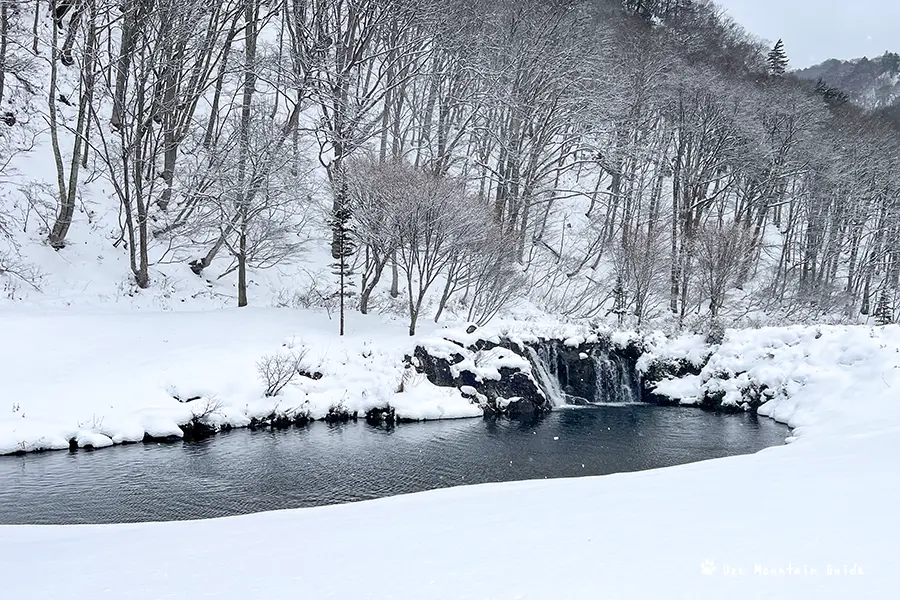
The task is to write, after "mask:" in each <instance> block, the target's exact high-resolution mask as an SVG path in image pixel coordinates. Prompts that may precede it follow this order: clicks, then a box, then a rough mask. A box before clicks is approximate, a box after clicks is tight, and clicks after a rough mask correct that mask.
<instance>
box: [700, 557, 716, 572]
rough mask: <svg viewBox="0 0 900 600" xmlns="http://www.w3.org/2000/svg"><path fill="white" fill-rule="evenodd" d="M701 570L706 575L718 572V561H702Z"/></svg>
mask: <svg viewBox="0 0 900 600" xmlns="http://www.w3.org/2000/svg"><path fill="white" fill-rule="evenodd" d="M700 572H701V573H703V574H704V575H712V574H713V573H715V572H716V561H714V560H710V559H708V558H707V559H706V560H704V561H703V562H702V563H700Z"/></svg>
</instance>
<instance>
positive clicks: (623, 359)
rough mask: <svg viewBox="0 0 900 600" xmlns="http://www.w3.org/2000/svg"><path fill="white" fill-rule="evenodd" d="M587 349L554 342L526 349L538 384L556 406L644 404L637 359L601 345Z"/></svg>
mask: <svg viewBox="0 0 900 600" xmlns="http://www.w3.org/2000/svg"><path fill="white" fill-rule="evenodd" d="M583 350H585V351H586V352H583V351H582V349H579V348H568V347H563V346H562V345H561V343H559V342H556V341H552V340H551V341H547V342H542V343H540V344H536V345H535V346H525V352H526V354H527V356H528V360H529V361H530V362H531V370H532V373H533V374H534V378H535V381H536V382H537V384H538V386H539V387H540V388H541V391H543V392H544V394H545V395H546V396H547V399H548V400H549V401H550V404H551V405H552V406H564V405H585V404H634V403H638V402H640V401H641V382H640V379H639V376H638V374H637V369H636V368H635V365H634V361H633V360H630V359H629V358H628V357H627V356H625V355H624V354H623V353H620V352H615V351H610V350H608V349H605V348H602V347H599V346H592V347H590V348H583Z"/></svg>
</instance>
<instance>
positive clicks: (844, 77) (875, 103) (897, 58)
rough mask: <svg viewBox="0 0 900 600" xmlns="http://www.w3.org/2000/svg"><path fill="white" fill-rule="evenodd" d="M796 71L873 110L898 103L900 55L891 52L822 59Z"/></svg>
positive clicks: (899, 93) (803, 76)
mask: <svg viewBox="0 0 900 600" xmlns="http://www.w3.org/2000/svg"><path fill="white" fill-rule="evenodd" d="M796 74H797V76H798V77H801V78H803V79H810V80H813V81H822V82H824V83H826V84H827V85H829V86H831V87H834V88H837V89H840V90H842V91H843V92H844V93H846V94H847V97H848V99H850V100H852V101H853V102H855V103H857V104H859V105H860V106H862V107H864V108H868V109H872V110H874V109H881V108H888V107H890V106H894V105H896V104H898V103H900V55H898V54H897V53H895V52H885V53H884V54H883V55H882V56H878V57H876V58H872V59H870V58H867V57H863V58H860V59H856V60H837V59H831V60H826V61H825V62H823V63H822V64H820V65H814V66H812V67H808V68H806V69H801V70H799V71H797V73H796Z"/></svg>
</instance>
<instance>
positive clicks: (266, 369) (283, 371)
mask: <svg viewBox="0 0 900 600" xmlns="http://www.w3.org/2000/svg"><path fill="white" fill-rule="evenodd" d="M308 352H309V351H308V350H307V349H306V348H301V349H300V350H295V349H291V350H289V351H288V352H278V353H275V354H268V355H266V356H263V357H262V358H261V359H260V360H259V361H258V362H257V363H256V369H257V371H258V372H259V378H260V379H261V380H262V382H263V384H265V386H266V391H265V395H266V396H267V397H271V396H277V395H278V394H279V393H281V390H283V389H284V388H285V387H287V385H288V384H289V383H290V382H291V381H292V380H293V379H294V377H296V376H297V375H299V374H300V372H301V371H305V370H306V369H305V368H304V365H303V361H304V359H305V358H306V355H307V353H308Z"/></svg>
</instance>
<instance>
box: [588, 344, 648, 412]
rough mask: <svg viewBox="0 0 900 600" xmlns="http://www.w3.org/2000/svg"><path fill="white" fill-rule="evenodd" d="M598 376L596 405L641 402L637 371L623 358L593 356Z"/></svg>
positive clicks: (606, 354)
mask: <svg viewBox="0 0 900 600" xmlns="http://www.w3.org/2000/svg"><path fill="white" fill-rule="evenodd" d="M593 360H594V369H595V372H596V374H597V384H596V391H595V393H594V404H632V403H635V402H640V400H641V394H640V381H638V376H637V369H636V368H635V367H634V365H631V364H629V361H628V360H627V359H625V358H624V357H622V356H617V355H612V354H610V353H609V352H606V351H603V352H597V353H596V354H594V356H593Z"/></svg>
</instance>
